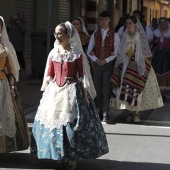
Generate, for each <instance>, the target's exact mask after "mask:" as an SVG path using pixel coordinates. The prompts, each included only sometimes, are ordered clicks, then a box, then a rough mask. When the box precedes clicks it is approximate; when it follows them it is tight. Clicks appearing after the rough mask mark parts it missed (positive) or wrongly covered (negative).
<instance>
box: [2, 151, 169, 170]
mask: <svg viewBox="0 0 170 170" xmlns="http://www.w3.org/2000/svg"><path fill="white" fill-rule="evenodd" d="M0 167H1V168H20V169H54V168H56V169H57V170H62V168H61V166H60V165H57V164H56V161H51V160H38V159H37V158H36V157H34V156H32V155H30V154H25V153H8V154H1V155H0ZM169 169H170V164H157V163H139V162H138V163H137V162H119V161H114V160H103V159H95V160H82V161H79V162H78V164H77V167H76V169H75V170H169Z"/></svg>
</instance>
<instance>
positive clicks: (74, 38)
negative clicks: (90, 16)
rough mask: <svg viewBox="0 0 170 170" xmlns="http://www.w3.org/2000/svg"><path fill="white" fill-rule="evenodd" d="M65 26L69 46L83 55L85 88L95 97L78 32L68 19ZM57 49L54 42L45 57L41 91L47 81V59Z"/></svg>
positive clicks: (87, 63)
mask: <svg viewBox="0 0 170 170" xmlns="http://www.w3.org/2000/svg"><path fill="white" fill-rule="evenodd" d="M65 26H66V28H67V33H68V35H69V37H70V47H71V48H72V49H73V50H74V49H77V50H78V51H80V52H81V54H82V56H83V57H82V58H83V72H84V80H83V82H84V84H85V87H86V88H87V91H88V92H89V94H90V95H91V97H92V98H93V99H94V98H95V97H96V91H95V88H94V84H93V80H92V76H91V73H90V66H89V62H88V60H87V56H86V54H85V53H84V52H83V49H82V45H81V41H80V37H79V35H78V32H77V30H76V28H75V27H74V26H73V25H72V24H71V23H70V22H69V21H67V22H65ZM57 51H58V45H56V43H54V48H53V49H52V50H51V52H50V53H49V55H48V59H47V63H46V68H45V73H44V79H43V84H42V87H41V90H42V91H44V90H45V88H46V87H47V85H48V83H47V81H46V78H47V72H48V68H49V59H50V58H51V57H53V56H54V55H56V52H57Z"/></svg>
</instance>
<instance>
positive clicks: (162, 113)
mask: <svg viewBox="0 0 170 170" xmlns="http://www.w3.org/2000/svg"><path fill="white" fill-rule="evenodd" d="M169 105H170V99H168V101H166V103H165V106H163V107H161V108H158V110H157V111H156V113H155V114H154V115H152V114H153V111H154V109H151V110H145V111H142V112H140V118H141V121H140V122H139V123H134V122H126V118H127V116H128V113H129V111H128V110H122V111H120V114H117V116H114V111H113V113H111V121H110V122H108V123H107V124H110V125H114V124H118V123H121V124H134V125H145V126H164V127H170V116H169V113H168V111H167V110H168V109H169Z"/></svg>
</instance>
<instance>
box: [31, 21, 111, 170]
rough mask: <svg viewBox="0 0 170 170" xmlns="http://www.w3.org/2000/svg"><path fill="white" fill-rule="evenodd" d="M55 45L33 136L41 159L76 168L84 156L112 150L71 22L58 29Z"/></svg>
mask: <svg viewBox="0 0 170 170" xmlns="http://www.w3.org/2000/svg"><path fill="white" fill-rule="evenodd" d="M54 34H55V37H56V41H55V45H54V48H53V50H52V51H51V52H50V54H49V57H48V60H47V65H46V71H45V75H44V81H43V88H44V89H45V91H44V93H43V97H42V99H41V101H40V105H39V107H38V110H37V113H36V116H35V121H34V126H33V130H32V132H33V136H34V138H35V141H36V145H37V149H36V148H34V146H32V152H34V151H36V152H37V156H38V158H39V159H53V160H60V161H63V162H65V163H63V165H65V168H66V169H74V168H75V165H76V164H75V163H76V162H77V161H78V160H81V159H95V158H98V157H100V156H102V155H104V154H106V153H108V145H107V140H106V136H105V133H104V130H103V127H102V124H101V122H100V119H99V116H98V114H97V113H96V110H95V105H94V102H93V100H92V98H91V95H90V94H89V93H88V89H89V88H90V84H91V82H90V81H89V76H91V75H90V74H89V71H90V69H88V68H89V64H88V62H87V58H86V57H85V55H84V53H83V50H82V48H81V43H80V39H79V36H78V33H77V31H76V29H75V28H74V26H72V25H71V24H70V22H68V21H67V22H66V23H62V24H60V25H58V26H57V27H56V29H55V33H54ZM90 79H91V78H90Z"/></svg>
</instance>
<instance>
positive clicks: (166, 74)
mask: <svg viewBox="0 0 170 170" xmlns="http://www.w3.org/2000/svg"><path fill="white" fill-rule="evenodd" d="M154 37H155V43H156V48H155V49H154V51H153V59H152V66H153V69H154V71H155V73H156V76H157V80H158V84H159V87H160V90H161V92H166V91H170V28H169V30H168V32H166V33H164V34H161V33H160V28H159V29H157V30H156V31H155V32H154Z"/></svg>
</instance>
